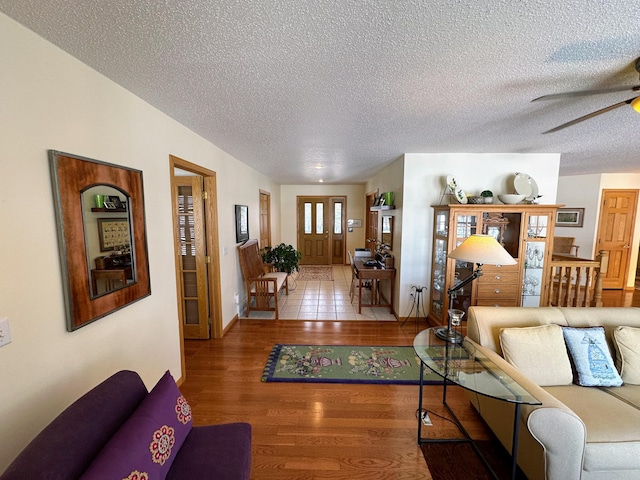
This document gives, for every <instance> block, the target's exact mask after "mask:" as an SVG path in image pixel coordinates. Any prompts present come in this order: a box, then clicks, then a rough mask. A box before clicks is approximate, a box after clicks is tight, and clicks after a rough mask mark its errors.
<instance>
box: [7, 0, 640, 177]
mask: <svg viewBox="0 0 640 480" xmlns="http://www.w3.org/2000/svg"><path fill="white" fill-rule="evenodd" d="M0 11H1V12H3V13H5V14H7V15H8V16H9V17H11V18H13V19H15V20H16V21H18V22H20V23H21V24H23V25H25V26H26V27H28V28H30V29H31V30H33V31H34V32H36V33H37V34H39V35H41V36H42V37H44V38H46V39H48V40H49V41H51V42H52V43H54V44H56V45H58V46H59V47H61V48H62V49H63V50H65V51H67V52H69V53H70V54H71V55H73V56H75V57H76V58H78V59H80V60H81V61H83V62H84V63H86V64H88V65H90V66H91V67H93V68H94V69H96V70H97V71H99V72H101V73H102V74H104V75H105V76H107V77H109V78H111V79H112V80H114V81H115V82H117V83H119V84H120V85H122V86H123V87H125V88H126V89H128V90H130V91H131V92H133V93H135V94H136V95H138V96H139V97H141V98H143V99H144V100H146V101H147V102H149V103H150V104H152V105H154V106H155V107H157V108H158V109H160V110H162V111H163V112H165V113H166V114H168V115H169V116H171V117H173V118H174V119H176V120H177V121H179V122H181V123H182V124H184V125H186V126H187V127H189V128H190V129H192V130H193V131H195V132H196V133H198V134H199V135H201V136H202V137H204V138H206V139H208V140H210V141H211V142H213V143H214V144H216V145H217V146H219V147H220V148H222V149H224V150H226V151H227V152H229V153H230V154H232V155H233V156H234V157H236V158H238V159H239V160H241V161H243V162H244V163H247V164H249V165H251V166H252V167H254V168H255V169H256V170H258V171H260V172H262V173H264V174H266V175H268V176H269V177H272V178H273V179H274V180H276V181H278V182H280V183H285V184H286V183H289V184H303V183H314V182H316V181H318V179H320V178H323V179H324V181H325V182H327V183H354V182H363V181H365V180H366V179H368V178H370V177H371V176H372V174H373V173H376V172H377V171H379V170H380V169H381V168H383V167H384V166H385V165H387V164H389V163H390V162H392V161H393V160H395V159H396V158H398V157H399V156H400V155H402V154H403V153H408V152H410V153H418V152H422V153H430V152H432V153H435V152H473V153H482V152H516V153H524V152H543V153H544V152H555V153H561V154H562V157H561V163H560V165H561V166H560V173H561V175H573V174H586V173H598V172H636V173H639V172H640V158H639V152H640V134H639V133H640V115H639V114H637V113H635V112H634V111H633V110H632V109H631V108H629V107H627V106H625V107H622V108H619V109H616V110H614V111H611V112H609V113H606V114H604V115H601V116H599V117H597V118H594V119H591V120H588V121H586V122H583V123H580V124H578V125H575V126H573V127H570V128H567V129H565V130H562V131H559V132H556V133H551V134H546V135H543V134H542V133H541V132H543V131H546V130H548V129H550V128H552V127H555V126H557V125H559V124H562V123H565V122H567V121H569V120H571V119H573V118H575V117H579V116H581V115H584V114H587V113H589V112H591V111H594V110H597V109H600V108H603V107H605V106H607V105H610V104H612V103H616V102H619V101H622V100H626V99H627V98H630V97H633V96H634V94H633V93H629V92H617V93H607V94H603V95H597V96H588V97H577V98H563V99H558V100H552V101H547V102H542V103H541V102H536V103H531V100H532V99H533V98H536V97H538V96H540V95H545V94H550V93H557V92H566V91H572V90H584V89H591V88H599V87H603V86H619V85H637V84H638V83H640V82H639V81H638V73H637V72H635V70H634V68H633V62H634V61H635V59H636V58H637V57H639V56H640V21H639V20H638V19H640V2H638V1H637V0H616V1H613V2H605V1H601V0H581V1H580V0H561V1H558V0H536V1H533V0H531V1H527V2H521V1H513V0H430V1H427V0H377V1H375V0H350V1H347V0H335V1H329V0H220V1H213V0H188V1H186V0H185V1H177V0H175V1H174V0H110V1H108V2H106V1H97V0H95V1H89V0H84V1H73V0H19V1H17V0H0ZM319 165H321V166H322V167H323V168H321V169H319V168H316V167H317V166H319ZM532 173H533V172H532Z"/></svg>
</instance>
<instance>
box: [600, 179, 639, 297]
mask: <svg viewBox="0 0 640 480" xmlns="http://www.w3.org/2000/svg"><path fill="white" fill-rule="evenodd" d="M637 205H638V190H603V191H602V205H601V207H600V221H599V224H598V241H597V245H596V252H599V251H600V250H606V251H608V252H609V268H608V270H607V274H606V276H605V277H604V280H603V282H602V288H608V289H622V288H624V286H625V283H626V281H627V275H628V273H629V261H630V259H631V241H632V239H633V238H632V237H633V227H634V224H635V217H636V208H637Z"/></svg>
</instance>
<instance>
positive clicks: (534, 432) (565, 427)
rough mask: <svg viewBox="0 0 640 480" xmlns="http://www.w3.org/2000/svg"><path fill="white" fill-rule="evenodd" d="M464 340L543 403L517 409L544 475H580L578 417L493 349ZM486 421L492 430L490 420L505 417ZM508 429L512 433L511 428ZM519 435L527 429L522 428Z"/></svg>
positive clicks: (581, 450) (583, 432)
mask: <svg viewBox="0 0 640 480" xmlns="http://www.w3.org/2000/svg"><path fill="white" fill-rule="evenodd" d="M466 340H467V341H468V342H469V343H470V344H471V345H472V346H473V347H475V348H477V349H478V351H479V352H481V353H482V354H483V355H485V356H486V357H487V358H488V359H489V360H491V361H492V362H494V363H495V364H496V365H497V366H498V367H499V368H501V369H502V370H503V371H504V372H505V373H506V374H508V375H509V376H510V377H511V378H513V379H514V380H515V381H516V382H518V383H519V384H520V385H521V386H522V387H524V388H525V389H526V390H527V391H528V392H529V393H531V394H532V395H533V396H534V397H536V398H537V399H538V400H539V401H540V402H541V403H542V404H541V405H522V407H521V409H520V411H521V415H522V422H523V423H524V424H525V425H526V426H527V430H528V432H529V434H530V435H531V436H532V437H533V438H534V439H535V440H536V441H537V442H538V443H539V444H540V445H541V446H542V449H543V454H544V471H545V478H547V479H549V480H552V479H565V478H580V476H581V472H582V463H583V458H584V451H585V443H586V436H587V431H586V427H585V425H584V423H583V422H582V420H581V419H580V417H578V416H577V415H576V414H575V413H574V412H573V410H571V409H570V408H569V407H567V406H566V405H565V404H564V403H562V402H561V401H559V400H558V399H556V398H555V397H554V396H553V395H551V394H550V393H549V392H547V391H546V390H545V389H544V388H542V387H540V386H539V385H537V384H536V383H534V382H532V381H531V380H529V378H527V377H526V376H525V375H524V374H523V373H522V372H521V371H520V370H518V369H517V368H515V367H514V366H513V365H511V364H510V363H509V362H507V361H506V360H505V359H504V358H502V357H501V356H500V355H498V354H497V353H496V352H494V351H493V350H491V349H489V348H486V347H483V346H482V345H480V344H478V343H476V342H474V341H473V340H471V339H470V338H468V337H467V339H466ZM503 404H504V402H503ZM485 421H486V422H487V423H488V424H489V426H490V427H491V428H492V429H493V426H492V425H491V423H492V422H495V421H498V422H500V421H501V422H502V423H503V424H504V422H505V421H506V420H505V417H504V415H502V416H501V419H500V417H498V418H495V419H487V418H485ZM509 424H511V420H509ZM503 427H504V425H501V428H502V429H503ZM509 431H511V435H512V428H511V427H510V428H509ZM522 434H526V432H523V431H522V429H521V435H522Z"/></svg>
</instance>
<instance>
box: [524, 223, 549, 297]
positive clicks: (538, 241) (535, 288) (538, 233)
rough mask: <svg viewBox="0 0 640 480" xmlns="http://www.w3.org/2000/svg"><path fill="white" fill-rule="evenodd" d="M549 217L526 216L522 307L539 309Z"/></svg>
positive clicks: (546, 253)
mask: <svg viewBox="0 0 640 480" xmlns="http://www.w3.org/2000/svg"><path fill="white" fill-rule="evenodd" d="M549 225H550V216H549V215H548V214H547V215H545V214H539V215H538V214H529V215H527V231H526V233H525V251H524V252H523V253H524V256H525V258H524V274H523V276H522V306H523V307H539V306H540V305H541V304H542V303H541V299H542V295H543V293H544V286H545V285H544V280H545V279H544V275H543V273H544V265H545V261H546V258H547V256H548V254H549V252H547V235H548V229H549Z"/></svg>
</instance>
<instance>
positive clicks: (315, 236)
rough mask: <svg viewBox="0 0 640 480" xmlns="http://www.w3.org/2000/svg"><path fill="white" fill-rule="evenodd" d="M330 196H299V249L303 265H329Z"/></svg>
mask: <svg viewBox="0 0 640 480" xmlns="http://www.w3.org/2000/svg"><path fill="white" fill-rule="evenodd" d="M329 207H330V201H329V197H298V250H300V252H301V253H302V258H301V259H300V264H301V265H329V263H330V260H331V253H330V252H329V250H330V248H329V245H330V243H329V229H330V228H331V222H330V215H329V213H330V208H329Z"/></svg>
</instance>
